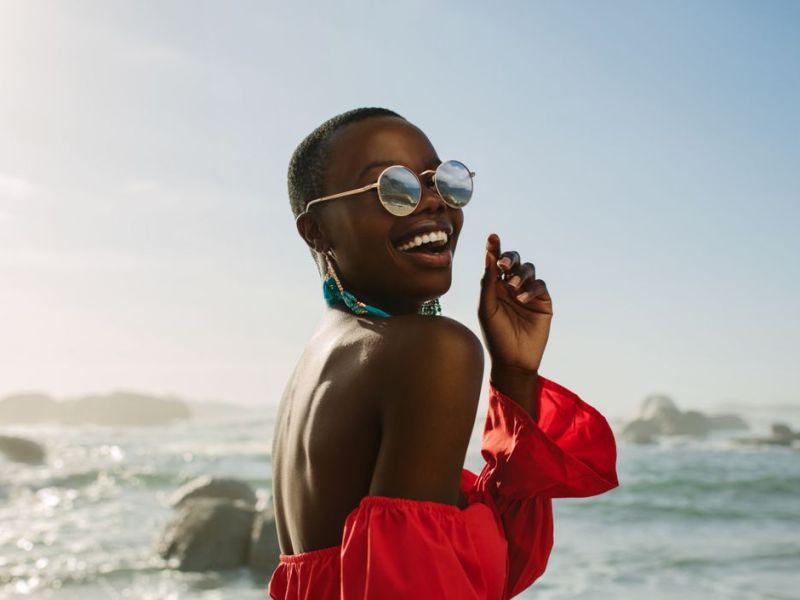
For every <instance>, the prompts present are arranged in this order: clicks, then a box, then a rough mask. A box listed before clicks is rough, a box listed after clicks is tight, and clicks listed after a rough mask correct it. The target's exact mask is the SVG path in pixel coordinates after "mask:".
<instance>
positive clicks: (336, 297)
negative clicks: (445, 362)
mask: <svg viewBox="0 0 800 600" xmlns="http://www.w3.org/2000/svg"><path fill="white" fill-rule="evenodd" d="M325 262H327V263H328V272H327V276H326V277H325V279H324V281H323V282H322V295H323V297H324V298H325V302H327V303H328V306H331V307H332V306H334V305H335V304H336V303H337V302H340V303H342V304H344V305H345V306H346V307H347V309H348V310H350V312H352V313H353V314H356V315H364V314H370V315H376V316H379V317H391V316H392V315H390V314H389V313H387V312H386V311H384V310H381V309H380V308H378V307H376V306H371V305H369V304H366V303H365V302H361V300H359V299H358V298H356V297H355V296H354V295H353V294H352V293H350V292H348V291H347V290H346V289H344V287H343V286H342V282H341V281H339V277H338V276H337V275H336V271H335V270H334V269H333V265H332V264H331V261H330V260H327V259H326V261H325ZM419 314H421V315H428V316H438V315H441V314H442V305H441V304H440V302H439V298H434V299H433V300H428V301H427V302H423V303H422V307H421V308H420V309H419Z"/></svg>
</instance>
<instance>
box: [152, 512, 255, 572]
mask: <svg viewBox="0 0 800 600" xmlns="http://www.w3.org/2000/svg"><path fill="white" fill-rule="evenodd" d="M254 516H255V511H254V510H253V508H252V507H251V506H249V505H247V504H246V503H245V502H242V501H240V500H235V501H233V502H231V501H229V500H223V499H219V498H192V499H189V500H186V501H185V502H183V503H182V504H181V507H180V508H179V509H178V512H177V514H176V515H175V517H174V519H173V520H172V521H171V522H170V523H169V524H168V525H167V527H166V528H165V530H164V532H163V534H162V536H161V539H160V540H159V543H158V553H159V554H160V555H161V556H162V557H163V558H165V559H168V560H169V561H170V566H174V567H176V568H177V569H179V570H181V571H214V570H223V569H235V568H238V567H241V566H244V565H246V564H247V560H248V554H249V551H250V538H251V532H252V528H253V520H254Z"/></svg>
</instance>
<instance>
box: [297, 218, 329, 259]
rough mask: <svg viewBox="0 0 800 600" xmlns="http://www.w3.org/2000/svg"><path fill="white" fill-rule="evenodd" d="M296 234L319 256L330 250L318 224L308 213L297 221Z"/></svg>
mask: <svg viewBox="0 0 800 600" xmlns="http://www.w3.org/2000/svg"><path fill="white" fill-rule="evenodd" d="M297 232H298V233H299V234H300V237H302V238H303V239H304V240H305V242H306V244H308V245H309V246H310V247H311V248H313V249H314V250H316V251H317V252H319V253H321V254H324V253H325V252H326V251H327V250H328V249H329V248H330V243H329V242H328V239H327V238H326V236H325V233H324V232H323V231H322V228H321V227H320V224H319V223H318V222H317V220H316V219H315V218H314V217H313V216H312V215H311V214H310V213H306V214H304V215H303V216H301V217H300V218H299V219H297Z"/></svg>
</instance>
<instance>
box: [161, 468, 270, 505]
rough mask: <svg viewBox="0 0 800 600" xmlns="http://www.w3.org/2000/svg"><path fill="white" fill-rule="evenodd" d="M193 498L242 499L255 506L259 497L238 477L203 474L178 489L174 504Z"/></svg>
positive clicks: (173, 500) (174, 496)
mask: <svg viewBox="0 0 800 600" xmlns="http://www.w3.org/2000/svg"><path fill="white" fill-rule="evenodd" d="M192 498H220V499H223V500H231V501H233V500H241V501H242V502H244V503H245V504H247V505H248V506H255V505H256V501H257V500H258V498H257V497H256V493H255V492H254V491H253V488H251V487H250V486H249V485H247V484H246V483H245V482H243V481H239V480H238V479H225V478H221V477H210V476H208V475H203V476H202V477H198V478H196V479H192V480H191V481H190V482H189V483H187V484H185V485H184V486H182V487H181V488H180V489H178V491H177V492H175V494H174V495H173V496H172V506H174V507H179V506H180V505H181V504H182V503H183V502H185V501H186V500H190V499H192Z"/></svg>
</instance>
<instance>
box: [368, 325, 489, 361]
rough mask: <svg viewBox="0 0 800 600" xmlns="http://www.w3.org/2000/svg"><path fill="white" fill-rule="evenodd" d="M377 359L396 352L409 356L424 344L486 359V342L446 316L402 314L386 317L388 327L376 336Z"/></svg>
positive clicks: (375, 349)
mask: <svg viewBox="0 0 800 600" xmlns="http://www.w3.org/2000/svg"><path fill="white" fill-rule="evenodd" d="M372 343H373V348H374V354H375V358H376V361H377V362H380V361H382V360H387V359H391V360H392V361H394V360H395V359H396V358H397V356H396V355H397V353H403V354H405V355H406V356H408V351H409V350H411V349H413V348H415V347H416V348H417V349H418V350H422V344H424V345H425V346H426V347H428V348H431V349H433V348H448V349H449V350H451V351H457V350H458V349H460V351H461V352H462V353H464V354H467V355H471V356H472V357H473V358H476V357H480V359H481V362H483V345H482V343H481V341H480V339H479V338H478V336H476V335H475V333H473V331H472V330H471V329H470V328H469V327H467V326H466V325H464V324H463V323H461V322H459V321H456V320H455V319H451V318H450V317H445V316H437V317H430V316H422V315H401V316H397V317H392V318H391V319H387V320H386V323H385V326H384V327H382V328H381V329H380V330H378V333H377V335H374V336H373V340H372Z"/></svg>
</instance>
